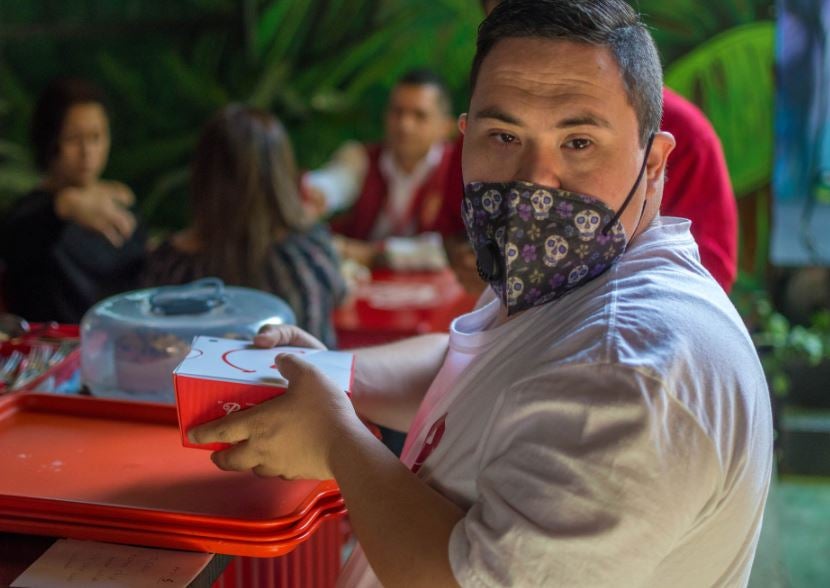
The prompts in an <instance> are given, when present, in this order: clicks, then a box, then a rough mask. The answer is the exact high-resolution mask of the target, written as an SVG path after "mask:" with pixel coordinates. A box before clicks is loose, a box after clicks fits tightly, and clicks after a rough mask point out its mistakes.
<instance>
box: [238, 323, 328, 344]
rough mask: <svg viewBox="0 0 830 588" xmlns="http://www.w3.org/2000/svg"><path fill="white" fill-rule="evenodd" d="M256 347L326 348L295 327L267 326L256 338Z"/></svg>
mask: <svg viewBox="0 0 830 588" xmlns="http://www.w3.org/2000/svg"><path fill="white" fill-rule="evenodd" d="M254 345H255V346H256V347H262V348H263V349H270V348H271V347H278V346H285V345H290V346H293V347H309V348H311V349H325V348H326V346H325V345H323V344H322V343H321V342H320V341H318V340H317V339H315V338H314V337H313V336H311V335H309V334H308V333H306V332H305V331H303V330H302V329H301V328H300V327H295V326H294V325H265V326H263V327H262V328H261V329H260V330H259V333H257V335H256V337H254Z"/></svg>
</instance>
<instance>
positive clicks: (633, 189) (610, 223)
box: [602, 133, 654, 235]
mask: <svg viewBox="0 0 830 588" xmlns="http://www.w3.org/2000/svg"><path fill="white" fill-rule="evenodd" d="M652 143H654V133H652V134H651V135H649V136H648V142H647V143H646V153H645V155H644V156H643V165H642V166H641V167H640V173H638V174H637V179H636V180H635V181H634V185H633V186H631V191H630V192H629V193H628V196H626V197H625V200H624V201H623V203H622V206H621V207H620V209H619V210H618V211H617V214H615V215H614V216H613V217H612V218H611V220H610V221H608V224H607V225H605V226H604V227H603V228H602V234H603V235H608V232H609V231H610V230H611V227H613V226H614V225H615V224H617V221H618V220H620V217H621V216H622V214H623V212H625V209H626V208H627V207H628V203H629V202H631V199H632V198H633V197H634V193H635V192H636V191H637V186H639V185H640V180H642V179H643V173H644V172H645V171H646V164H648V155H649V153H650V152H651V144H652ZM645 207H646V205H645V202H644V203H643V209H645Z"/></svg>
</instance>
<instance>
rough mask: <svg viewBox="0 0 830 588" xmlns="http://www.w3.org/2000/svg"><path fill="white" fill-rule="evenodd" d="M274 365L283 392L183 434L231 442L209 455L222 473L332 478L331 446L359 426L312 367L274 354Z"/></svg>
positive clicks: (194, 438)
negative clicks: (282, 380)
mask: <svg viewBox="0 0 830 588" xmlns="http://www.w3.org/2000/svg"><path fill="white" fill-rule="evenodd" d="M298 330H299V329H298ZM300 332H302V331H300ZM264 336H266V335H260V337H264ZM294 343H295V344H296V341H294ZM276 363H277V367H278V368H279V370H280V372H281V373H282V375H283V376H285V378H286V379H287V380H288V382H289V383H288V390H287V391H286V392H285V394H283V395H282V396H279V397H277V398H273V399H271V400H268V401H266V402H263V403H262V404H260V405H258V406H254V407H253V408H249V409H247V410H243V411H241V412H236V413H232V414H230V415H228V416H226V417H223V418H221V419H217V420H215V421H212V422H210V423H207V424H204V425H201V426H199V427H195V428H193V429H191V431H190V433H189V435H188V436H189V438H190V440H191V441H192V442H194V443H212V442H220V443H233V444H235V445H234V446H233V447H230V448H228V449H225V450H223V451H217V452H215V453H214V454H213V455H212V459H213V461H214V463H215V464H216V465H217V466H218V467H219V468H220V469H223V470H235V471H242V470H253V471H254V473H255V474H257V475H259V476H280V477H283V478H286V479H290V480H291V479H298V478H303V479H316V480H326V479H329V478H333V477H334V474H333V473H332V468H331V456H332V448H333V447H335V446H336V445H337V444H338V443H342V442H343V440H344V438H346V437H349V436H351V435H353V431H354V430H355V428H354V427H363V425H362V424H361V422H360V420H359V419H358V417H357V415H356V414H355V411H354V408H353V407H352V404H351V401H350V400H349V398H348V397H347V396H346V394H345V392H344V391H343V390H339V389H338V388H337V386H336V385H335V384H334V383H333V382H332V381H331V380H329V379H328V378H326V377H325V376H324V375H323V374H322V373H320V372H319V371H318V370H317V369H316V368H315V367H314V366H312V365H311V364H309V363H308V362H305V361H303V360H302V359H300V358H299V357H298V356H296V355H293V354H290V353H289V354H282V355H278V356H277V360H276Z"/></svg>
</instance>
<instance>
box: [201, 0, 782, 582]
mask: <svg viewBox="0 0 830 588" xmlns="http://www.w3.org/2000/svg"><path fill="white" fill-rule="evenodd" d="M471 86H472V97H471V102H470V108H469V113H468V114H467V115H464V116H462V119H461V120H460V123H459V127H460V129H461V130H462V131H463V132H464V133H465V140H464V156H463V173H464V179H465V181H466V182H467V185H466V187H465V196H464V206H463V214H462V216H463V219H464V223H465V226H466V229H467V232H468V236H469V238H470V242H471V244H472V246H473V248H474V249H475V251H476V256H477V260H478V265H479V270H480V272H481V274H482V276H483V277H484V278H485V279H486V280H487V281H488V282H489V284H490V286H491V288H490V289H489V290H488V291H487V292H486V293H485V294H484V295H483V296H482V298H481V300H480V301H479V305H478V307H477V309H476V310H475V311H473V312H472V313H470V314H467V315H464V316H462V317H459V318H458V319H456V320H455V321H454V323H453V325H452V327H451V332H450V333H449V335H430V336H425V337H421V338H417V339H412V340H409V341H404V342H400V343H396V344H393V345H387V346H383V347H377V348H370V349H365V350H360V351H358V352H357V353H356V363H355V365H356V367H355V370H356V371H355V381H354V386H353V390H352V400H353V402H354V407H353V406H352V404H351V403H350V402H349V401H348V400H347V399H346V398H345V396H344V395H343V394H342V391H339V390H336V389H335V387H334V386H333V385H332V383H331V382H329V381H328V380H326V379H325V378H324V377H323V376H321V375H320V374H319V372H317V371H316V370H314V369H313V368H312V367H310V366H309V365H308V364H307V363H304V362H303V361H302V360H300V359H298V358H296V356H279V355H278V356H277V365H278V366H279V369H280V370H281V371H282V372H283V374H284V375H285V376H286V377H287V378H288V380H289V381H290V387H289V390H288V392H287V393H286V394H285V395H284V396H282V397H280V398H277V399H275V400H272V401H269V402H267V403H265V404H262V405H260V406H258V407H254V408H251V409H249V410H246V411H243V412H239V413H236V414H234V415H231V416H229V417H226V418H223V419H221V420H219V421H216V422H214V423H208V424H207V425H204V426H202V427H201V428H199V429H197V430H195V431H194V432H193V435H192V436H193V438H194V440H196V441H198V442H209V441H224V442H230V443H236V444H237V445H235V446H234V447H232V448H230V449H227V450H225V451H222V452H218V453H216V454H214V461H215V462H216V464H217V465H218V466H219V467H220V468H223V469H228V470H245V469H253V470H254V471H255V472H256V473H258V474H260V475H280V476H284V477H288V478H296V477H310V478H328V477H333V478H335V479H336V480H337V483H338V484H339V485H340V489H341V492H342V494H343V496H344V498H345V501H346V504H347V506H348V508H349V516H350V521H351V524H352V527H353V529H354V532H355V535H356V536H357V538H358V540H359V546H358V547H357V548H356V549H355V551H354V553H353V555H352V557H351V559H350V560H349V562H348V563H347V564H346V567H345V569H344V570H343V573H342V575H341V579H340V582H341V585H344V586H377V585H380V584H382V585H385V586H430V587H432V586H455V585H461V586H534V585H544V586H608V585H614V586H653V587H664V586H672V587H673V588H678V587H682V586H689V587H699V586H743V585H746V582H747V579H748V576H749V570H750V567H751V564H752V559H753V556H754V552H755V546H756V543H757V540H758V535H759V532H760V525H761V519H762V515H763V510H764V503H765V500H766V495H767V490H768V485H769V479H770V471H771V464H772V451H771V446H772V428H771V418H770V407H769V397H768V391H767V387H766V382H765V378H764V374H763V371H762V369H761V366H760V363H759V361H758V357H757V354H756V352H755V349H754V347H753V345H752V342H751V340H750V338H749V336H748V334H747V332H746V329H745V328H744V326H743V323H742V322H741V319H740V317H739V316H738V314H737V313H736V311H735V309H734V307H733V306H732V305H731V303H730V302H729V300H728V298H727V297H726V295H725V294H724V292H723V290H722V289H721V288H720V287H719V286H718V285H717V283H716V282H715V281H714V280H713V279H712V278H711V276H710V275H709V274H708V272H706V270H705V269H703V267H702V266H701V264H700V259H699V255H698V251H697V246H696V245H695V242H694V239H693V238H692V236H691V234H690V232H689V223H688V221H684V220H680V219H670V218H666V219H661V218H660V217H659V214H658V210H659V206H660V198H661V193H662V186H663V173H664V167H665V162H666V157H667V156H668V154H669V152H670V151H671V149H672V147H673V145H674V140H673V138H672V137H671V135H669V134H667V133H663V132H660V131H659V125H660V114H661V93H662V75H661V70H660V64H659V59H658V56H657V52H656V49H655V47H654V44H653V41H652V39H651V37H650V35H649V33H648V32H647V30H646V28H645V27H644V25H643V24H642V23H641V22H640V20H639V17H638V16H637V14H636V13H635V12H634V11H633V10H632V9H631V8H630V7H629V6H628V5H627V4H626V3H625V2H623V1H622V0H592V1H590V2H588V1H574V0H511V1H510V2H507V3H503V4H501V5H500V6H499V7H498V8H496V9H495V10H494V11H493V12H492V14H491V15H490V16H488V18H487V19H486V20H485V21H484V23H483V24H482V26H481V28H480V29H479V36H478V45H477V53H476V57H475V60H474V62H473V68H472V76H471ZM256 342H257V344H259V345H262V346H268V345H276V344H289V343H290V344H303V345H308V346H319V343H317V342H315V341H314V340H313V339H311V338H310V337H309V336H308V335H306V334H304V333H302V332H301V331H299V330H298V329H296V328H292V327H282V328H276V329H272V330H269V331H267V332H266V333H264V334H262V335H260V336H259V337H258V338H257V340H256ZM355 409H356V410H357V412H359V413H361V414H362V415H365V416H366V417H368V418H369V419H371V420H372V421H374V422H378V423H382V424H384V425H386V426H388V427H394V428H397V429H400V430H406V431H408V437H407V443H406V446H405V447H404V452H403V455H402V457H401V461H400V462H399V461H396V460H395V459H394V458H393V457H392V456H391V455H390V454H389V453H388V452H386V451H385V450H384V448H383V446H382V445H381V443H380V442H379V441H378V440H377V439H375V438H374V437H373V436H372V434H371V433H370V432H369V431H368V430H366V428H365V427H364V426H363V425H362V423H361V421H360V420H359V418H358V416H357V414H356V412H355Z"/></svg>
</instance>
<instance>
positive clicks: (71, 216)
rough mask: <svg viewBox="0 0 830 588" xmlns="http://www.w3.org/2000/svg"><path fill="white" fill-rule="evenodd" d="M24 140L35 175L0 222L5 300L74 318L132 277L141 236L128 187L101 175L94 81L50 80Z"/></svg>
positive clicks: (37, 312)
mask: <svg viewBox="0 0 830 588" xmlns="http://www.w3.org/2000/svg"><path fill="white" fill-rule="evenodd" d="M31 139H32V147H33V150H34V159H35V163H36V164H37V166H38V168H39V169H40V170H41V172H43V179H42V181H41V183H40V185H39V186H38V187H37V188H36V189H34V190H33V191H32V192H30V193H29V194H27V195H26V196H24V197H23V198H21V199H20V200H19V201H18V202H16V203H15V205H14V206H13V207H12V209H11V210H10V211H9V213H8V214H7V215H6V216H5V218H4V219H3V222H2V226H0V257H2V258H3V260H4V261H5V262H6V275H5V276H4V290H5V292H4V294H5V299H6V300H5V301H6V304H7V306H8V310H10V311H11V312H14V313H16V314H19V315H21V316H23V317H25V318H27V319H29V320H34V321H52V320H55V321H60V322H64V323H78V322H80V320H81V317H82V316H83V314H84V312H86V311H87V309H88V308H89V307H90V306H92V305H93V304H94V303H95V302H97V301H98V300H100V299H102V298H104V297H106V296H109V295H111V294H114V293H116V292H120V291H123V290H127V289H130V288H131V287H134V286H135V285H137V279H136V276H137V275H138V273H139V271H140V269H141V264H142V263H143V260H144V257H145V243H146V234H145V231H144V230H143V229H141V228H140V227H138V225H137V221H136V217H135V215H134V214H133V213H132V212H131V211H130V207H131V206H132V205H133V203H134V201H135V197H134V196H133V193H132V192H131V191H130V189H129V188H128V187H127V186H125V185H124V184H122V183H119V182H113V181H108V180H103V179H101V173H102V172H103V171H104V168H105V167H106V164H107V159H108V157H109V149H110V131H109V115H108V112H107V107H106V101H105V98H104V95H103V93H102V92H101V90H100V89H98V88H97V87H96V86H94V85H93V84H91V83H89V82H87V81H85V80H81V79H74V78H62V79H57V80H55V81H53V82H52V83H51V84H49V86H47V88H46V89H45V90H44V92H43V93H42V94H41V96H40V98H39V99H38V102H37V105H36V106H35V110H34V115H33V117H32V123H31Z"/></svg>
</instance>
